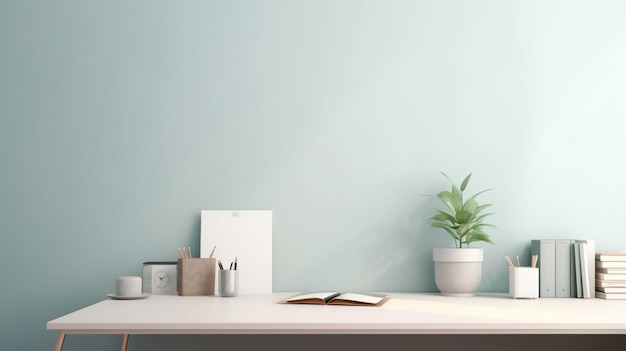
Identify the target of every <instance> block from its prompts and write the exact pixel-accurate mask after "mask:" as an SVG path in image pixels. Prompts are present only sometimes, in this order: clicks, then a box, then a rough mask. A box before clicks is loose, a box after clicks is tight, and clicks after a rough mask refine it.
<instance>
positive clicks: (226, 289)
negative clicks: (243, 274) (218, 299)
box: [219, 269, 239, 297]
mask: <svg viewBox="0 0 626 351" xmlns="http://www.w3.org/2000/svg"><path fill="white" fill-rule="evenodd" d="M219 274H220V275H219V294H220V296H223V297H233V296H237V294H238V293H239V271H238V270H236V269H220V271H219Z"/></svg>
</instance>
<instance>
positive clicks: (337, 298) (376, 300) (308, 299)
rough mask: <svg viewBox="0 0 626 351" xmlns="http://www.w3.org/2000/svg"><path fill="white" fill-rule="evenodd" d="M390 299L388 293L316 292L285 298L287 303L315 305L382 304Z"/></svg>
mask: <svg viewBox="0 0 626 351" xmlns="http://www.w3.org/2000/svg"><path fill="white" fill-rule="evenodd" d="M387 300H389V297H387V295H381V294H370V293H367V294H363V293H348V292H347V293H340V292H314V293H303V294H298V295H295V296H292V297H290V298H288V299H285V300H284V302H285V303H299V304H314V305H344V306H381V305H382V304H384V303H385V302H387Z"/></svg>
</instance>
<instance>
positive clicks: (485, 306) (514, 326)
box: [47, 293, 626, 334]
mask: <svg viewBox="0 0 626 351" xmlns="http://www.w3.org/2000/svg"><path fill="white" fill-rule="evenodd" d="M294 294H295V293H274V294H268V295H248V296H246V295H242V296H238V297H233V298H222V297H218V296H171V295H151V296H149V297H148V298H146V299H142V300H105V301H101V302H99V303H96V304H94V305H91V306H88V307H85V308H83V309H80V310H78V311H75V312H72V313H69V314H67V315H65V316H62V317H60V318H57V319H55V320H52V321H50V322H48V324H47V328H48V329H51V330H63V331H65V332H68V333H90V334H96V333H102V334H107V333H121V334H159V333H162V334H561V333H562V334H568V333H588V334H598V333H601V334H626V300H621V301H616V300H611V301H607V300H601V299H567V298H561V299H545V298H544V299H534V300H532V299H531V300H522V299H517V300H515V299H512V298H510V297H508V296H507V295H503V294H478V295H477V296H473V297H447V296H441V295H439V294H423V293H389V296H390V297H391V299H390V300H389V301H387V302H386V303H385V304H384V305H383V306H381V307H356V306H324V305H291V304H282V303H279V302H280V301H282V300H283V299H285V298H287V297H290V296H292V295H294Z"/></svg>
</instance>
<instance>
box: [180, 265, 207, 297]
mask: <svg viewBox="0 0 626 351" xmlns="http://www.w3.org/2000/svg"><path fill="white" fill-rule="evenodd" d="M215 262H216V260H215V259H214V258H181V259H179V260H178V272H177V273H178V295H180V296H185V295H215Z"/></svg>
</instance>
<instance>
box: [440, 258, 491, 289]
mask: <svg viewBox="0 0 626 351" xmlns="http://www.w3.org/2000/svg"><path fill="white" fill-rule="evenodd" d="M433 261H435V284H437V288H438V289H439V291H441V294H442V295H450V296H472V295H474V294H475V293H476V290H478V287H479V286H480V281H481V278H482V264H483V249H482V248H463V249H459V248H435V249H433Z"/></svg>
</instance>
